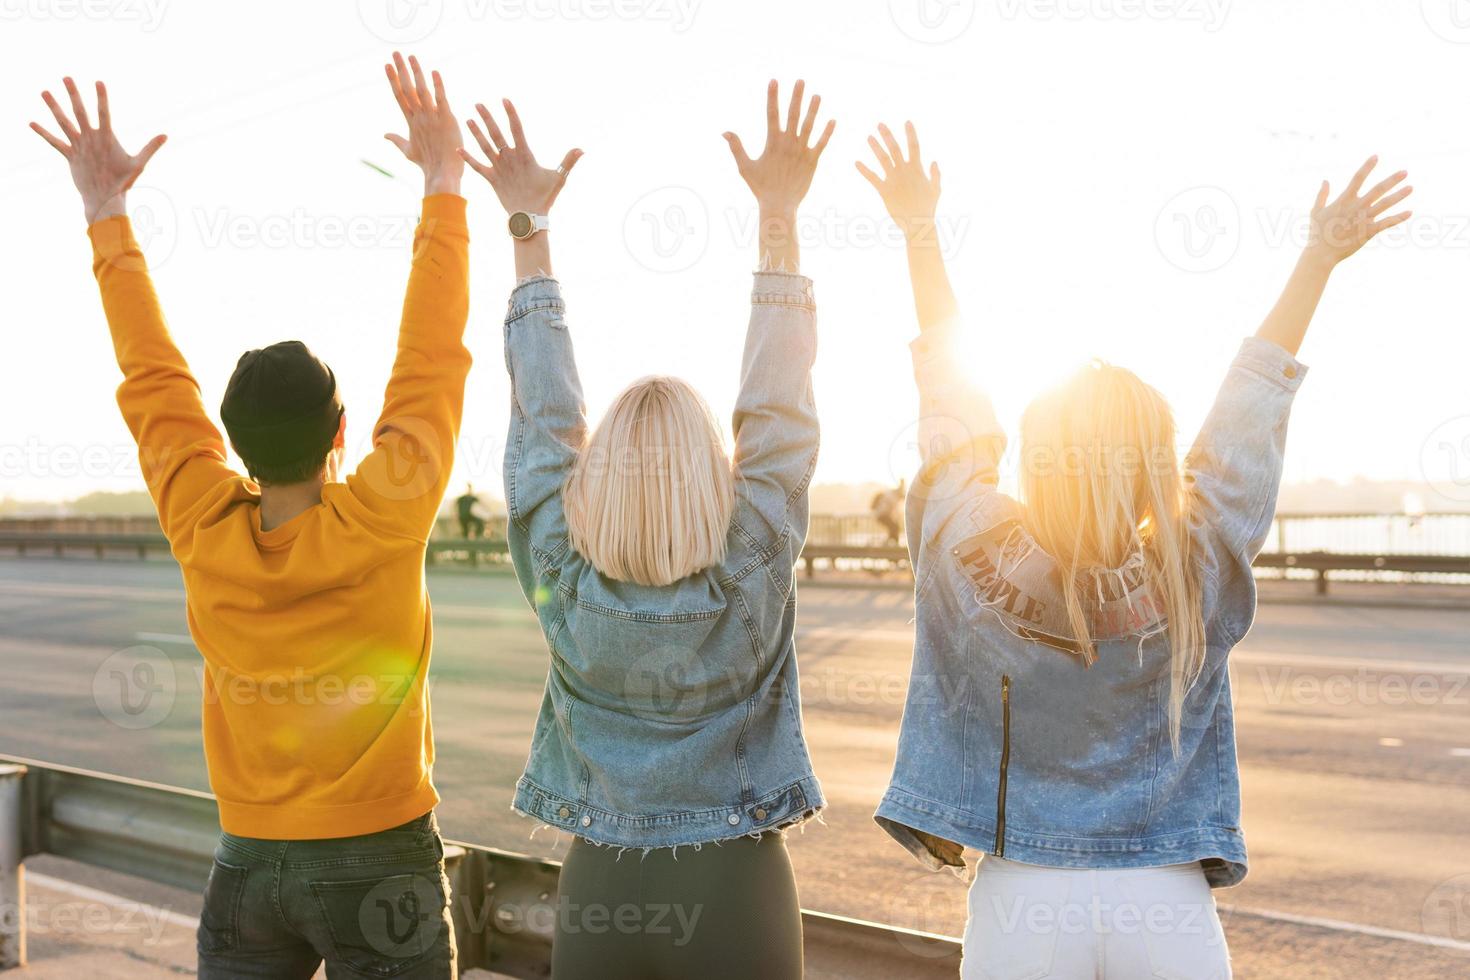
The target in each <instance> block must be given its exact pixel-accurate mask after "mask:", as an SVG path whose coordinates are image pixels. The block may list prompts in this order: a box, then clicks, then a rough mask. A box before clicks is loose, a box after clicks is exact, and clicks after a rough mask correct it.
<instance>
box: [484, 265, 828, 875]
mask: <svg viewBox="0 0 1470 980" xmlns="http://www.w3.org/2000/svg"><path fill="white" fill-rule="evenodd" d="M564 309H565V307H564V305H563V303H562V297H561V289H560V286H559V285H558V284H557V283H556V281H555V280H552V279H548V278H536V279H532V280H530V281H528V282H525V283H522V284H521V285H519V286H517V288H516V290H515V292H513V293H512V294H511V298H510V309H509V312H508V314H507V316H506V321H505V351H506V364H507V367H508V369H509V371H510V377H511V389H512V405H511V421H510V435H509V438H508V439H507V442H506V451H505V487H506V501H507V507H508V509H509V512H510V521H509V531H508V534H509V539H510V551H511V558H512V560H513V562H514V564H515V569H516V575H517V577H518V578H519V579H520V584H521V588H522V590H523V591H524V592H525V594H526V597H527V599H528V600H530V602H531V604H532V605H533V607H534V608H535V610H536V614H537V616H538V618H539V620H540V623H541V629H542V631H543V632H544V634H545V636H546V643H547V647H548V650H549V652H550V656H551V669H550V671H549V673H548V676H547V680H546V693H545V695H544V697H543V698H542V702H541V713H540V716H539V717H538V719H537V721H536V730H535V733H534V735H533V736H532V739H531V755H530V759H529V760H528V761H527V763H526V770H525V773H524V774H523V775H522V776H521V778H520V780H519V782H518V783H517V785H516V796H515V802H514V807H515V809H516V810H517V811H519V812H521V813H523V814H525V815H527V816H530V817H533V818H536V819H538V820H541V821H543V822H545V823H547V824H550V825H552V826H555V827H558V828H561V829H564V830H567V831H570V832H572V833H575V834H577V835H578V836H580V837H583V838H586V839H587V840H590V841H593V842H595V843H599V844H613V845H620V846H626V847H644V848H651V847H672V846H677V845H680V844H699V843H706V842H710V841H716V840H721V839H729V838H734V837H740V836H743V835H747V834H753V833H760V832H764V831H771V830H776V829H778V828H782V827H786V826H790V825H792V824H795V823H798V822H800V821H802V820H805V819H806V818H808V817H810V816H812V815H814V814H815V813H816V812H817V811H818V810H819V809H821V807H822V806H823V805H824V803H825V801H824V800H823V798H822V792H821V789H820V787H819V786H818V784H817V781H816V779H815V778H814V777H813V775H812V768H811V761H810V759H809V758H808V756H807V749H806V740H805V738H804V736H803V733H802V718H801V706H800V704H799V701H798V697H797V693H798V691H799V689H800V687H799V684H798V683H797V675H796V656H795V645H794V632H795V625H796V580H795V576H794V574H793V572H794V567H795V564H796V559H797V556H798V555H799V553H800V552H801V547H802V544H803V542H804V541H805V539H806V531H807V523H808V500H807V489H808V483H809V482H810V480H811V476H812V470H813V468H814V467H815V465H816V457H817V437H818V428H817V415H816V407H815V404H814V402H813V399H812V388H811V368H812V362H813V360H814V358H815V356H816V308H815V305H814V301H813V298H812V286H811V281H810V280H808V279H805V278H803V277H801V276H796V275H788V274H785V273H764V272H763V273H757V274H756V276H755V289H754V294H753V296H752V309H751V316H750V329H749V332H748V334H747V337H746V343H745V355H744V363H743V366H742V375H741V386H740V394H739V397H738V400H737V403H736V406H735V416H734V435H735V455H734V464H735V471H736V501H735V509H734V513H733V517H732V520H731V522H730V528H729V543H728V552H727V557H726V559H725V562H724V564H722V565H720V566H718V567H712V568H708V569H705V570H704V571H701V572H697V573H695V574H693V575H691V576H689V577H687V578H684V579H682V580H680V581H678V582H675V583H674V584H672V585H667V586H662V587H653V586H643V585H638V584H635V583H632V582H625V581H615V580H613V579H609V578H607V577H605V576H603V575H602V574H600V573H599V572H598V571H597V569H595V568H593V567H592V565H591V563H590V562H588V561H587V560H586V559H585V558H583V557H582V556H581V555H580V554H578V553H577V552H576V551H575V550H574V549H573V548H572V547H571V544H570V540H569V538H568V531H567V522H566V516H565V513H564V511H563V509H562V485H563V483H564V482H565V480H566V477H567V473H568V471H569V468H570V467H571V465H572V462H573V460H574V459H575V458H576V455H577V453H578V451H579V449H580V448H581V447H582V445H583V442H584V440H585V438H586V434H587V432H586V430H587V425H586V419H585V416H584V408H583V404H582V390H581V383H580V381H579V380H578V376H577V368H576V364H575V362H574V361H573V357H572V343H571V336H570V333H569V331H568V329H567V325H566V321H565V320H564V319H563V313H564Z"/></svg>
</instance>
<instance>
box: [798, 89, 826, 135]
mask: <svg viewBox="0 0 1470 980" xmlns="http://www.w3.org/2000/svg"><path fill="white" fill-rule="evenodd" d="M821 107H822V97H821V96H820V95H814V96H812V103H811V105H809V106H807V110H806V119H804V120H802V123H801V132H800V133H798V134H797V137H798V138H799V139H800V140H801V145H802V146H806V145H808V144H809V143H810V142H811V138H812V126H814V125H815V124H816V121H817V110H818V109H820V108H821Z"/></svg>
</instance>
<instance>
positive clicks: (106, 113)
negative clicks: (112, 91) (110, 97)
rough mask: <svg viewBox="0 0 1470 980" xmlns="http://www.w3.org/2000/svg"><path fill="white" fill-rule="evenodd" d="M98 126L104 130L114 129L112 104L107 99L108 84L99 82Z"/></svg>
mask: <svg viewBox="0 0 1470 980" xmlns="http://www.w3.org/2000/svg"><path fill="white" fill-rule="evenodd" d="M97 128H98V129H100V130H102V131H103V132H109V131H111V129H112V106H111V105H110V104H109V103H108V101H107V86H106V85H103V84H102V83H101V82H98V83H97Z"/></svg>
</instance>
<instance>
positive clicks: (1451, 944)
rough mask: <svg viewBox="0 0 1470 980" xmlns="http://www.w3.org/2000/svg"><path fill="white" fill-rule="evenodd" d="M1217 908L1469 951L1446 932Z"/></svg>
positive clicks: (1468, 944) (1282, 920) (1379, 937)
mask: <svg viewBox="0 0 1470 980" xmlns="http://www.w3.org/2000/svg"><path fill="white" fill-rule="evenodd" d="M1220 910H1221V911H1222V912H1225V913H1227V914H1228V915H1248V916H1251V917H1252V918H1256V919H1269V920H1271V921H1272V922H1286V923H1290V924H1291V925H1297V926H1312V927H1314V928H1317V929H1330V930H1332V931H1333V932H1351V933H1356V934H1357V935H1360V936H1373V937H1375V938H1378V939H1397V940H1400V941H1402V942H1406V943H1418V944H1419V945H1420V946H1436V947H1438V948H1440V949H1453V950H1456V951H1458V952H1462V953H1470V943H1467V942H1464V941H1463V940H1459V939H1451V938H1450V937H1449V936H1430V935H1426V934H1425V933H1422V932H1405V931H1404V930H1401V929H1383V928H1380V927H1378V926H1365V925H1360V924H1359V923H1356V922H1343V921H1342V920H1341V919H1322V918H1318V917H1317V916H1315V915H1294V914H1293V913H1291V912H1273V911H1271V910H1269V909H1245V908H1237V907H1235V906H1233V905H1221V906H1220Z"/></svg>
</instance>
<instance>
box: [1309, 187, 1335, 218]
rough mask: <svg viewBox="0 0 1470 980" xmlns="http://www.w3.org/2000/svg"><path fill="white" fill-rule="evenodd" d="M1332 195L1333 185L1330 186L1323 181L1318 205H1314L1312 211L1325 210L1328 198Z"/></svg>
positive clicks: (1318, 192) (1318, 193) (1318, 194)
mask: <svg viewBox="0 0 1470 980" xmlns="http://www.w3.org/2000/svg"><path fill="white" fill-rule="evenodd" d="M1331 193H1332V185H1330V184H1329V183H1328V182H1327V181H1325V180H1324V181H1322V188H1321V189H1320V190H1319V191H1317V203H1316V204H1314V205H1312V210H1313V211H1320V210H1322V209H1323V208H1325V207H1326V206H1327V197H1328V195H1329V194H1331Z"/></svg>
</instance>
